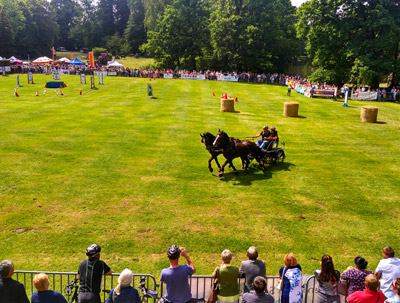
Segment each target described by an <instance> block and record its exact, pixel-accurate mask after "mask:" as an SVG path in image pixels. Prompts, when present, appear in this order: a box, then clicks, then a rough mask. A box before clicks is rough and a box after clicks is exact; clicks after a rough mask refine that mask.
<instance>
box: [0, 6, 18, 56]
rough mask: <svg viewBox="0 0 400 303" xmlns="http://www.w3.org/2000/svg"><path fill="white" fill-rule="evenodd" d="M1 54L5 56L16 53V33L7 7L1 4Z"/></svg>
mask: <svg viewBox="0 0 400 303" xmlns="http://www.w3.org/2000/svg"><path fill="white" fill-rule="evenodd" d="M0 28H1V30H0V41H1V43H0V54H2V56H4V57H7V58H8V57H11V56H13V55H14V52H15V48H14V34H13V31H12V27H11V23H10V20H9V19H8V16H7V14H6V9H5V8H4V6H3V5H1V4H0Z"/></svg>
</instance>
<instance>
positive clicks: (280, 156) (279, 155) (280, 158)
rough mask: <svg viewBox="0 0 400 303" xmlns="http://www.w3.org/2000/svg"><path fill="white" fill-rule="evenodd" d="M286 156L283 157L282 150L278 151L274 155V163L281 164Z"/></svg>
mask: <svg viewBox="0 0 400 303" xmlns="http://www.w3.org/2000/svg"><path fill="white" fill-rule="evenodd" d="M285 158H286V156H285V152H284V151H283V150H280V151H278V152H277V154H276V163H277V164H279V163H282V162H283V161H284V160H285Z"/></svg>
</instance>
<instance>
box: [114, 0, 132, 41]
mask: <svg viewBox="0 0 400 303" xmlns="http://www.w3.org/2000/svg"><path fill="white" fill-rule="evenodd" d="M129 16H130V8H129V5H128V0H114V24H115V32H117V33H118V34H119V36H123V35H124V32H125V29H126V26H127V24H128V20H129Z"/></svg>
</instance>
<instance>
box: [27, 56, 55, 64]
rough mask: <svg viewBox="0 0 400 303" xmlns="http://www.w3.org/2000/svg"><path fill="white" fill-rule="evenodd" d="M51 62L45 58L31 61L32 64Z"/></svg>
mask: <svg viewBox="0 0 400 303" xmlns="http://www.w3.org/2000/svg"><path fill="white" fill-rule="evenodd" d="M51 62H53V60H51V59H50V58H47V57H39V58H37V59H36V60H34V61H32V63H51Z"/></svg>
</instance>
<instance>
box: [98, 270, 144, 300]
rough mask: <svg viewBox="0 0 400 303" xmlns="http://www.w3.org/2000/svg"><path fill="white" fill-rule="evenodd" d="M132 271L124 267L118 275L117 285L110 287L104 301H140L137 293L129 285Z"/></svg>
mask: <svg viewBox="0 0 400 303" xmlns="http://www.w3.org/2000/svg"><path fill="white" fill-rule="evenodd" d="M132 280H133V274H132V271H130V270H129V269H127V268H125V269H124V270H123V271H122V272H121V274H120V275H119V277H118V285H117V287H115V288H113V289H111V291H110V295H109V296H108V298H107V300H106V302H105V303H140V298H139V293H138V291H137V290H136V289H134V288H133V287H132V286H131V283H132Z"/></svg>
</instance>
